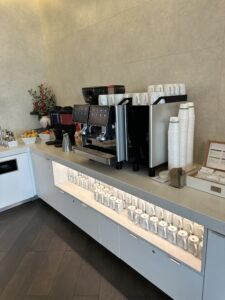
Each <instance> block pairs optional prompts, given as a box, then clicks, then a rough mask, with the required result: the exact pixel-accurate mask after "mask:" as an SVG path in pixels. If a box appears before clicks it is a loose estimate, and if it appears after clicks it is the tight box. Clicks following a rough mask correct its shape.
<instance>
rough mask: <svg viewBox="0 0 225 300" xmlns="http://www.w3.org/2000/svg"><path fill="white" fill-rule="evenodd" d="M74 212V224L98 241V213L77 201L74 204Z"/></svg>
mask: <svg viewBox="0 0 225 300" xmlns="http://www.w3.org/2000/svg"><path fill="white" fill-rule="evenodd" d="M75 210H76V211H75V213H74V221H73V222H74V224H76V225H77V226H78V227H80V228H81V229H82V230H83V231H85V232H86V233H87V234H88V235H90V236H91V237H92V238H93V239H95V240H96V241H99V229H98V228H99V227H98V215H99V214H98V212H97V211H95V210H94V209H92V208H90V207H89V206H88V205H86V204H85V203H83V202H81V201H79V200H77V202H76V206H75Z"/></svg>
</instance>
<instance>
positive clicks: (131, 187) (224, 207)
mask: <svg viewBox="0 0 225 300" xmlns="http://www.w3.org/2000/svg"><path fill="white" fill-rule="evenodd" d="M2 148H3V147H0V158H1V157H5V156H9V155H14V154H16V153H22V152H27V151H29V149H30V150H31V152H34V153H38V154H40V155H42V156H43V157H46V158H50V159H52V160H55V161H57V162H59V163H62V164H64V165H67V166H69V167H72V168H74V169H77V170H78V171H80V172H83V173H85V174H87V175H90V176H93V177H95V178H97V179H99V180H102V181H104V182H106V183H108V184H111V185H113V186H115V187H117V188H120V189H122V190H124V191H127V192H130V193H131V194H134V195H136V196H138V197H140V198H143V199H145V200H147V201H150V202H152V203H154V204H156V205H159V206H161V207H163V208H165V209H168V210H171V211H173V212H175V213H177V214H179V215H181V216H183V217H186V218H189V219H191V220H193V221H196V222H198V223H200V224H202V225H204V226H205V227H207V228H209V229H211V230H215V231H216V232H219V233H221V234H224V235H225V199H224V198H221V197H218V196H213V195H210V194H207V193H204V192H201V191H197V190H194V189H192V188H189V187H183V188H182V189H176V188H173V187H170V186H168V185H167V184H161V183H158V182H156V181H154V180H152V179H151V178H150V177H148V175H147V170H140V171H138V172H133V171H132V168H131V167H129V166H125V167H124V168H123V169H122V170H116V169H115V168H113V167H108V166H105V165H102V164H100V163H97V162H94V161H90V160H88V159H86V158H83V157H81V156H78V155H76V154H74V153H73V152H69V153H65V152H63V151H62V149H61V148H55V147H54V146H46V145H45V144H33V145H31V146H29V147H28V146H22V145H21V146H19V147H17V148H12V149H7V148H3V149H2Z"/></svg>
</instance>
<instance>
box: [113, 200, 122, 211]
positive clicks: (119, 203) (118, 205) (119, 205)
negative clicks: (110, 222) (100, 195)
mask: <svg viewBox="0 0 225 300" xmlns="http://www.w3.org/2000/svg"><path fill="white" fill-rule="evenodd" d="M115 211H116V212H117V213H118V214H120V213H121V212H122V211H123V200H121V199H117V200H116V202H115Z"/></svg>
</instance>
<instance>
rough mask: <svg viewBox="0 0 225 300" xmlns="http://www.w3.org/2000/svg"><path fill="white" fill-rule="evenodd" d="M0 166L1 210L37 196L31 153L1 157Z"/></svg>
mask: <svg viewBox="0 0 225 300" xmlns="http://www.w3.org/2000/svg"><path fill="white" fill-rule="evenodd" d="M10 164H14V166H13V165H11V166H10ZM0 166H1V174H0V210H1V209H5V208H7V207H10V206H13V205H16V203H19V202H21V201H24V200H27V199H29V198H32V197H33V196H35V194H36V192H35V185H34V179H33V171H32V164H31V160H30V154H29V153H21V154H17V155H13V156H9V157H4V158H1V159H0ZM10 168H11V169H10ZM4 169H5V171H4Z"/></svg>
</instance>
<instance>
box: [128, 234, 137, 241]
mask: <svg viewBox="0 0 225 300" xmlns="http://www.w3.org/2000/svg"><path fill="white" fill-rule="evenodd" d="M129 235H130V236H131V237H132V238H134V239H136V240H137V239H138V237H136V235H134V234H132V233H130V232H129Z"/></svg>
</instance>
